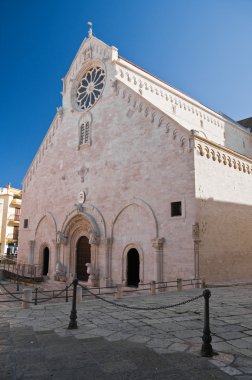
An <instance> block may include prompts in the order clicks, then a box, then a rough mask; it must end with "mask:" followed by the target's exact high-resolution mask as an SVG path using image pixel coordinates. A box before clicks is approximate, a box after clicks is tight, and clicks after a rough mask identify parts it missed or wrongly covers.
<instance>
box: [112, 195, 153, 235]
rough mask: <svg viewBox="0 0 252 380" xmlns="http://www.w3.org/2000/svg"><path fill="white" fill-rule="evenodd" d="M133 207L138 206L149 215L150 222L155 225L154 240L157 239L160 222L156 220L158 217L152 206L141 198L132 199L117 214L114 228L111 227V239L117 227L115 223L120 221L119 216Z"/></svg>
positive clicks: (113, 223) (113, 224)
mask: <svg viewBox="0 0 252 380" xmlns="http://www.w3.org/2000/svg"><path fill="white" fill-rule="evenodd" d="M132 205H136V206H139V207H141V208H143V209H144V210H145V211H146V212H147V214H148V215H149V217H150V220H152V224H153V235H152V236H153V238H157V237H158V222H157V218H156V215H155V213H154V211H153V210H152V208H151V206H150V205H149V204H148V203H147V202H145V201H143V200H142V199H140V198H136V197H134V198H132V199H131V200H130V201H129V202H128V203H127V204H126V206H124V207H123V208H121V209H120V211H119V212H117V214H116V216H115V218H114V220H113V222H112V226H111V237H112V239H113V230H114V226H115V223H116V221H117V220H118V218H119V216H120V215H121V214H122V213H123V212H124V211H125V210H126V209H127V208H128V207H130V206H132Z"/></svg>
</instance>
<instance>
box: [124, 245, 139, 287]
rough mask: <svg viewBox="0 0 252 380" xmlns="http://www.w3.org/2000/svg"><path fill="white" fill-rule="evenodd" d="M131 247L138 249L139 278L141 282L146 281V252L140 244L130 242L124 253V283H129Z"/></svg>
mask: <svg viewBox="0 0 252 380" xmlns="http://www.w3.org/2000/svg"><path fill="white" fill-rule="evenodd" d="M131 249H136V250H137V252H138V254H139V278H140V284H141V283H144V253H143V250H142V247H141V246H140V244H135V243H134V244H133V243H129V244H127V245H126V247H125V248H124V250H123V253H122V284H123V285H124V286H125V285H127V269H128V268H127V255H128V252H129V251H130V250H131Z"/></svg>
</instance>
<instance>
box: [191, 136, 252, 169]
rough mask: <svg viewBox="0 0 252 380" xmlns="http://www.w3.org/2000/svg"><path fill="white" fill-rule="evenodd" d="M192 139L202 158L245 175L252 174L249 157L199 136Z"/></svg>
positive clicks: (251, 162)
mask: <svg viewBox="0 0 252 380" xmlns="http://www.w3.org/2000/svg"><path fill="white" fill-rule="evenodd" d="M191 139H192V140H194V149H195V150H196V151H197V153H198V154H199V155H200V156H202V157H205V158H207V159H212V160H213V161H215V162H218V163H222V164H223V165H226V166H227V167H229V168H233V169H237V170H239V171H241V172H243V173H247V174H252V159H250V158H249V157H247V156H244V155H242V154H240V153H238V152H235V151H234V150H232V149H229V148H226V147H224V146H222V145H219V144H216V143H215V142H213V141H209V140H207V139H205V138H203V137H201V136H198V135H194V134H192V137H191Z"/></svg>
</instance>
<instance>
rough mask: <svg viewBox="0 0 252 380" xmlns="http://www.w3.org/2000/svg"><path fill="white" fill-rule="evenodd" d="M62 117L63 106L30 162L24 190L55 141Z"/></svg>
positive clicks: (58, 110)
mask: <svg viewBox="0 0 252 380" xmlns="http://www.w3.org/2000/svg"><path fill="white" fill-rule="evenodd" d="M62 117H63V110H62V107H58V108H57V113H56V115H55V116H54V118H53V121H52V123H51V125H50V127H49V129H48V131H47V133H46V135H45V137H44V139H43V141H42V143H41V144H40V147H39V149H38V151H37V153H36V155H35V157H34V159H33V160H32V163H31V164H30V166H29V169H28V170H27V172H26V175H25V177H24V179H23V181H22V184H23V188H24V191H25V189H26V188H27V187H28V186H29V183H30V182H31V180H32V177H33V175H34V174H35V172H36V170H37V168H38V166H39V164H40V163H41V161H42V159H43V157H44V155H45V152H46V151H47V150H48V149H49V148H50V146H51V145H52V141H53V138H54V136H55V133H56V131H57V129H58V128H59V126H60V124H61V121H62Z"/></svg>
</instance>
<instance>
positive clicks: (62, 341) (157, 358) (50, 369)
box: [0, 324, 247, 380]
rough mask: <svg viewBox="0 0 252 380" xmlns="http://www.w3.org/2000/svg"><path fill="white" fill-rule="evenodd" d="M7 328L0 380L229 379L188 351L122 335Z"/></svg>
mask: <svg viewBox="0 0 252 380" xmlns="http://www.w3.org/2000/svg"><path fill="white" fill-rule="evenodd" d="M0 327H1V330H2V328H3V326H0ZM5 328H6V324H5ZM8 330H9V331H8V343H9V344H8V352H7V353H2V352H0V363H1V364H4V365H1V367H0V368H1V369H0V379H1V380H14V379H15V380H18V379H24V380H26V379H34V380H42V379H43V380H46V379H54V380H55V379H60V380H62V379H63V380H64V379H65V380H69V379H72V380H75V379H82V380H83V379H87V378H88V379H90V380H99V379H101V380H118V379H122V380H126V379H128V380H133V379H135V380H143V379H144V380H148V379H149V380H153V379H159V380H162V379H166V380H167V379H170V380H171V379H174V380H185V379H186V380H188V379H193V380H197V379H198V380H202V379H204V380H213V379H215V380H229V379H231V377H230V376H229V375H228V374H224V373H223V372H222V371H221V370H219V369H218V368H217V367H216V366H214V365H213V364H211V363H210V362H209V361H208V360H207V359H205V358H201V357H199V356H195V355H192V354H190V353H174V354H164V355H160V354H157V353H155V352H154V351H153V350H150V349H148V348H147V347H145V346H144V345H143V344H139V343H134V342H129V341H127V340H122V341H119V342H108V341H107V340H105V339H104V338H102V337H99V338H92V339H76V337H74V336H72V335H69V334H68V336H65V337H60V336H59V335H58V334H57V333H55V332H54V331H46V332H45V331H42V332H38V331H33V329H31V328H30V327H23V328H15V327H12V326H10V328H9V329H8ZM242 364H243V365H244V364H247V363H242Z"/></svg>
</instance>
